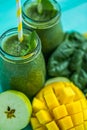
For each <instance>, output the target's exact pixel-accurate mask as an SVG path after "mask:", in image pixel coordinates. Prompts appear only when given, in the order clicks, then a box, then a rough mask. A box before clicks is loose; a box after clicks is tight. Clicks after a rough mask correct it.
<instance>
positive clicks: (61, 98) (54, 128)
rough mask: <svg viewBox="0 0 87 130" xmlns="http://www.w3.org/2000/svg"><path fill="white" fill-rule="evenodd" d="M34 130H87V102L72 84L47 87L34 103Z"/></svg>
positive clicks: (55, 84) (32, 122)
mask: <svg viewBox="0 0 87 130" xmlns="http://www.w3.org/2000/svg"><path fill="white" fill-rule="evenodd" d="M32 109H33V112H32V117H31V126H32V129H33V130H87V100H86V98H85V96H84V94H83V93H82V92H81V90H80V89H79V88H78V87H76V86H75V85H74V84H73V83H72V82H68V81H66V82H63V81H61V82H59V81H58V82H53V83H51V84H48V85H46V86H45V87H44V88H43V89H42V90H41V91H40V92H39V93H38V94H37V95H36V97H34V99H33V101H32Z"/></svg>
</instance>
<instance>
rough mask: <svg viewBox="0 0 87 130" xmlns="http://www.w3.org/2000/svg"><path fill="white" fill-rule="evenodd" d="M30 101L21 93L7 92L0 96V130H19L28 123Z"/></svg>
mask: <svg viewBox="0 0 87 130" xmlns="http://www.w3.org/2000/svg"><path fill="white" fill-rule="evenodd" d="M31 113H32V107H31V103H30V100H29V99H28V98H27V97H26V96H25V95H24V94H23V93H21V92H19V91H15V90H8V91H5V92H2V93H1V94H0V130H21V129H23V128H24V127H26V126H27V125H28V123H29V121H30V117H31Z"/></svg>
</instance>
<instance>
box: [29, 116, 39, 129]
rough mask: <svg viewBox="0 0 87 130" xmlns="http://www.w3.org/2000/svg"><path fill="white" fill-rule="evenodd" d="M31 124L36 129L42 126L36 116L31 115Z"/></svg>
mask: <svg viewBox="0 0 87 130" xmlns="http://www.w3.org/2000/svg"><path fill="white" fill-rule="evenodd" d="M31 126H32V128H33V129H36V128H38V127H40V126H41V124H40V123H39V121H38V120H37V118H36V117H31Z"/></svg>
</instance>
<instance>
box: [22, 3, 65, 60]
mask: <svg viewBox="0 0 87 130" xmlns="http://www.w3.org/2000/svg"><path fill="white" fill-rule="evenodd" d="M22 10H23V24H24V26H26V27H27V28H28V29H33V30H36V32H37V33H38V35H39V37H40V39H41V43H42V51H43V53H44V55H45V58H47V57H48V55H50V54H51V53H52V52H53V51H54V50H55V48H56V47H57V46H58V45H59V44H60V43H61V42H62V41H63V38H64V32H63V28H62V24H61V9H60V6H59V4H58V2H57V1H55V0H41V3H39V2H38V0H37V1H36V0H33V1H32V0H27V1H26V2H25V3H24V5H23V9H22Z"/></svg>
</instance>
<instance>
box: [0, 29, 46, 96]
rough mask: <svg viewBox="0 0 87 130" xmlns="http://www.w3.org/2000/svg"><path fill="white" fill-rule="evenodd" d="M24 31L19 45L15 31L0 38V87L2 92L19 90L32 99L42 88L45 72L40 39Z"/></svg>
mask: <svg viewBox="0 0 87 130" xmlns="http://www.w3.org/2000/svg"><path fill="white" fill-rule="evenodd" d="M25 31H26V30H25ZM25 31H24V36H23V41H22V42H21V43H20V42H19V40H18V36H17V31H16V29H12V30H9V31H7V32H6V34H8V35H6V34H3V35H2V36H1V37H0V43H1V44H0V52H1V55H0V85H1V87H2V89H3V90H8V89H15V90H19V91H21V92H23V93H25V94H26V95H27V96H28V97H29V98H32V97H33V96H34V95H35V94H36V93H37V92H38V91H39V90H40V89H41V88H42V87H43V86H44V82H45V76H46V70H45V62H44V58H43V55H42V53H41V44H40V39H39V38H38V36H37V35H36V33H31V31H28V32H27V33H28V35H27V33H25ZM9 32H12V34H11V33H9Z"/></svg>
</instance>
